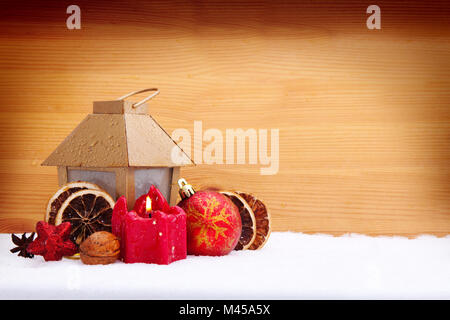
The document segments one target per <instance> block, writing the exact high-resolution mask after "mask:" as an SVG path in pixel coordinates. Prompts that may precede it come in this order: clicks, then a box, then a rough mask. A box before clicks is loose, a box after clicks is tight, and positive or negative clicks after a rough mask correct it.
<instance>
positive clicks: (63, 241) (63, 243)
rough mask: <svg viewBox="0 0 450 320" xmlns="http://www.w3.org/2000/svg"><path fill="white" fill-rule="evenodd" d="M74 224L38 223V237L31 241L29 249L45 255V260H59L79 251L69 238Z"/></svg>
mask: <svg viewBox="0 0 450 320" xmlns="http://www.w3.org/2000/svg"><path fill="white" fill-rule="evenodd" d="M71 230H72V226H71V225H70V222H64V223H61V224H60V225H58V226H53V225H50V224H48V223H47V222H44V221H39V222H38V223H37V224H36V232H37V234H38V236H37V238H36V239H35V240H34V241H33V242H32V243H30V245H29V246H28V248H27V251H28V252H29V253H31V254H35V255H40V256H43V257H44V259H45V261H59V260H61V259H62V257H63V256H72V255H74V254H75V253H77V252H78V248H77V246H76V245H75V244H74V243H73V242H72V241H70V240H69V236H70V231H71Z"/></svg>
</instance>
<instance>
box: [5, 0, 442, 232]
mask: <svg viewBox="0 0 450 320" xmlns="http://www.w3.org/2000/svg"><path fill="white" fill-rule="evenodd" d="M0 3H1V10H0V18H1V19H0V70H1V71H0V97H1V98H0V99H1V108H0V146H1V155H0V179H1V184H0V203H1V204H2V207H1V209H0V232H13V231H14V232H21V231H31V230H32V229H33V228H34V224H35V223H36V221H37V220H39V219H41V218H42V217H43V215H44V208H45V206H46V202H47V200H48V198H49V197H50V196H51V195H52V193H53V192H54V191H55V190H56V188H57V183H58V181H57V176H56V171H57V170H56V168H46V167H41V166H40V163H41V162H42V161H43V160H44V159H45V158H46V157H47V156H48V155H49V154H50V153H51V152H52V151H53V150H54V149H55V147H56V146H57V145H58V144H59V143H60V142H61V141H62V140H63V139H64V138H65V137H66V135H68V134H69V133H70V132H71V131H72V129H74V128H75V126H76V125H77V124H78V123H79V122H80V121H81V120H82V119H83V118H84V117H85V116H86V114H88V113H90V112H92V102H93V101H101V100H111V99H114V98H117V97H119V96H121V95H123V94H125V93H127V92H129V91H133V90H137V89H141V88H145V87H158V88H160V89H161V94H160V95H159V96H158V97H157V98H156V99H154V100H152V101H151V102H150V104H149V107H150V113H151V114H152V116H154V117H155V119H156V120H157V121H158V122H159V123H160V124H161V125H162V126H163V127H164V128H165V129H166V130H167V131H168V132H169V133H170V132H172V131H173V130H174V129H175V128H187V129H188V130H190V131H191V132H193V122H194V120H202V121H203V130H206V129H209V128H218V129H220V130H225V129H226V128H243V129H248V128H255V129H260V128H267V129H270V128H279V129H280V170H279V173H278V174H277V175H273V176H261V175H260V174H259V168H260V166H259V165H257V166H252V165H228V166H226V165H199V166H196V167H192V168H187V169H183V170H182V172H181V175H182V176H183V177H185V178H186V179H187V180H188V181H190V182H191V183H192V184H193V185H194V186H196V187H197V189H201V188H204V187H208V186H215V187H220V188H222V189H231V190H234V189H238V190H241V191H249V192H252V193H254V194H256V195H258V196H259V197H261V198H262V199H263V200H264V201H265V203H266V204H267V206H268V207H269V208H270V210H271V213H272V217H273V227H274V230H276V231H282V230H292V231H302V232H321V233H329V234H333V235H339V234H342V233H346V232H358V233H365V234H370V235H391V234H397V235H407V236H414V235H417V234H420V233H431V234H435V235H439V236H442V235H446V234H449V233H450V197H449V194H450V183H449V182H450V170H449V164H450V148H449V141H450V110H449V108H450V90H449V89H450V41H449V36H450V22H449V20H450V19H448V17H449V16H450V9H449V7H448V4H447V2H446V1H427V2H423V3H421V2H419V1H412V2H411V1H409V2H405V1H377V4H378V5H379V6H380V7H381V10H382V29H381V30H377V31H370V30H368V29H367V28H366V24H365V21H366V17H367V15H366V13H365V11H366V8H367V6H368V5H370V4H372V3H369V2H366V3H365V2H364V1H363V2H361V1H306V2H298V1H297V2H295V1H292V2H273V1H266V2H256V1H255V2H253V1H246V2H235V1H233V2H227V3H226V4H225V3H221V2H218V1H217V2H215V1H213V2H211V1H205V2H175V1H164V2H154V1H114V2H112V3H108V4H105V2H103V1H77V4H78V5H79V6H80V7H81V10H82V29H81V30H73V31H71V30H68V29H67V28H66V25H65V19H66V17H67V15H66V13H65V11H66V7H67V6H68V5H69V4H71V3H66V2H64V1H30V2H26V1H21V0H16V1H1V2H0Z"/></svg>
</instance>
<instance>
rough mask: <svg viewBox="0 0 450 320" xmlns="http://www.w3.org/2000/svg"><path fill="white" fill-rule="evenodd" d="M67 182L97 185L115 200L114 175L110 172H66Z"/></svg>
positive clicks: (70, 170)
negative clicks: (84, 182) (83, 182)
mask: <svg viewBox="0 0 450 320" xmlns="http://www.w3.org/2000/svg"><path fill="white" fill-rule="evenodd" d="M67 180H68V182H72V181H87V182H92V183H95V184H97V185H99V186H100V187H101V188H102V189H103V190H105V191H106V192H108V193H109V195H110V196H111V197H112V198H113V199H115V198H116V174H115V172H110V171H92V170H72V169H69V170H67Z"/></svg>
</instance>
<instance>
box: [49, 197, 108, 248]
mask: <svg viewBox="0 0 450 320" xmlns="http://www.w3.org/2000/svg"><path fill="white" fill-rule="evenodd" d="M114 204H115V202H114V200H113V199H112V198H111V196H110V195H109V194H107V193H106V192H105V191H102V190H90V189H86V190H80V191H77V192H75V193H73V194H72V195H70V196H69V197H68V198H67V199H66V200H65V201H64V202H63V204H62V205H61V208H59V210H58V213H57V214H56V218H55V225H59V224H61V223H63V222H66V221H68V222H70V223H71V225H72V232H71V235H70V237H71V240H72V241H73V242H74V243H76V244H77V245H80V244H81V243H82V242H83V240H84V239H86V238H87V237H89V236H90V235H91V234H92V233H94V232H97V231H108V232H111V216H112V212H113V208H114Z"/></svg>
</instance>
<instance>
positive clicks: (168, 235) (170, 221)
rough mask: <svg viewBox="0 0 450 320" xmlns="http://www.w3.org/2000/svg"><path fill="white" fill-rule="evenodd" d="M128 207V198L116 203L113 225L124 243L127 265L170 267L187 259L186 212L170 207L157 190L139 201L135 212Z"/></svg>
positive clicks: (123, 250) (114, 231)
mask: <svg viewBox="0 0 450 320" xmlns="http://www.w3.org/2000/svg"><path fill="white" fill-rule="evenodd" d="M147 197H148V198H149V199H150V201H151V211H150V210H149V208H148V207H147V205H148V201H147ZM126 203H127V201H126V199H125V197H120V198H119V200H117V202H116V205H115V206H114V211H113V216H112V221H111V223H112V232H113V234H115V235H116V236H118V237H120V239H121V257H122V259H123V261H124V262H125V263H137V262H141V263H157V264H169V263H171V262H173V261H177V260H181V259H185V258H186V213H185V212H184V210H183V209H181V208H180V207H177V206H174V207H170V206H169V204H168V203H167V201H166V199H165V198H164V196H163V195H162V194H161V192H160V191H159V190H158V189H157V188H156V187H154V186H151V187H150V190H149V192H148V193H147V194H144V195H142V196H141V197H139V198H138V199H137V200H136V203H135V205H134V208H133V210H132V211H130V212H128V211H127V206H126ZM149 213H150V214H151V217H150V216H149Z"/></svg>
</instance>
